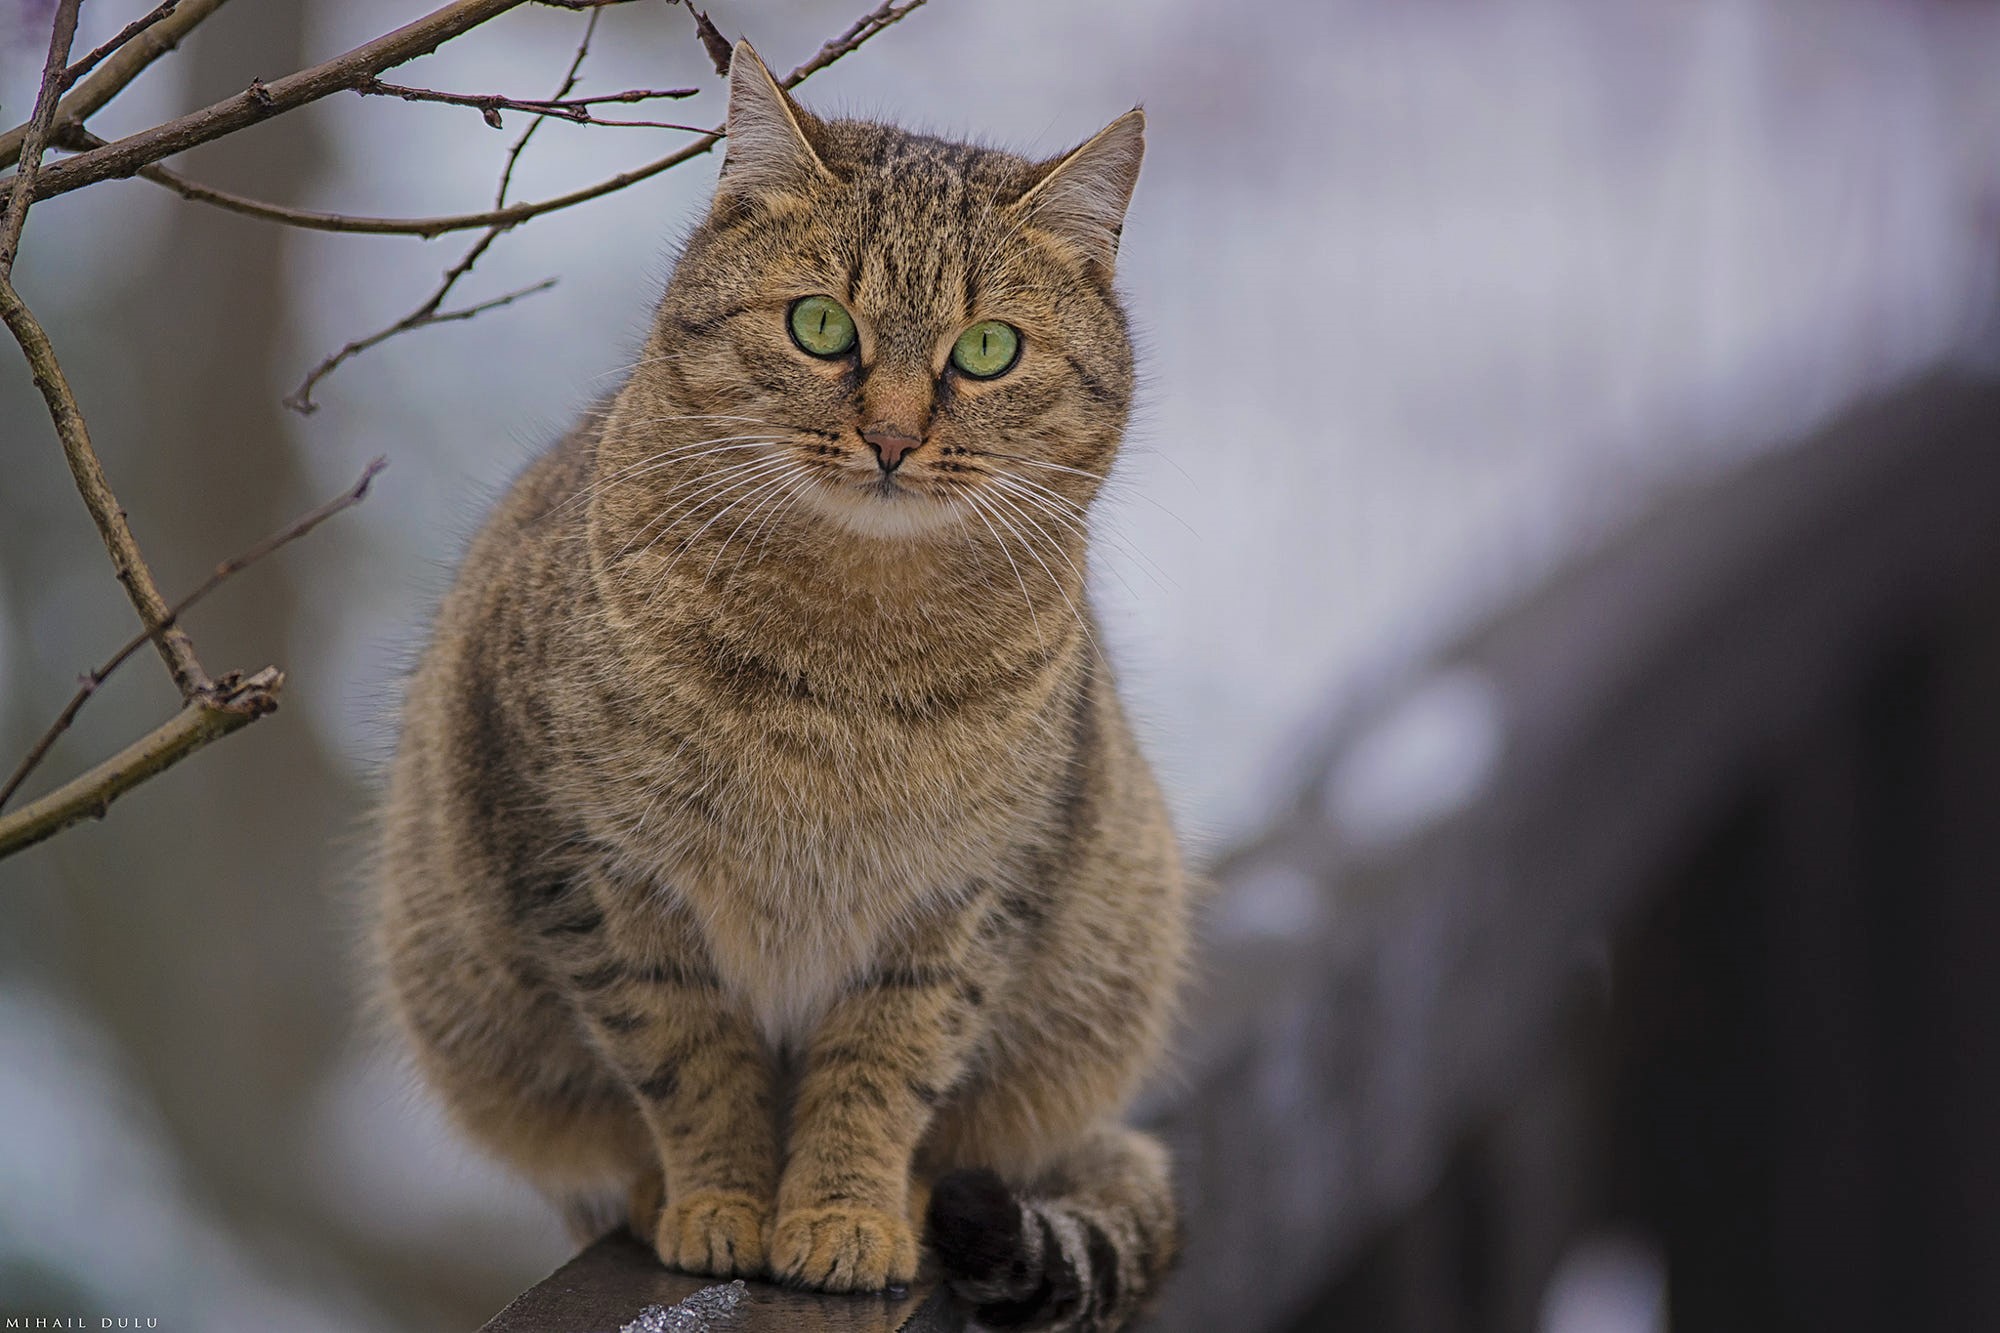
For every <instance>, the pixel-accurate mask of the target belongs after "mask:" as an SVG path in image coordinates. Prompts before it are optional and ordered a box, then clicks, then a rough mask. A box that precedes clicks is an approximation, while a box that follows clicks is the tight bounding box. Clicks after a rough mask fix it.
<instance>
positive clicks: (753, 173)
mask: <svg viewBox="0 0 2000 1333" xmlns="http://www.w3.org/2000/svg"><path fill="white" fill-rule="evenodd" d="M818 127H819V122H818V121H816V120H814V119H813V117H812V114H811V113H810V112H808V111H806V110H805V109H804V108H802V107H800V106H799V104H798V103H796V102H794V101H793V100H792V99H791V98H790V97H788V96H786V95H785V90H784V89H783V88H780V87H779V86H778V81H777V80H776V79H774V78H772V77H771V71H770V70H768V69H766V68H764V62H763V61H762V60H759V59H758V58H757V53H756V52H755V51H754V50H752V49H751V47H750V43H748V42H742V41H739V42H738V43H736V49H735V50H734V51H732V52H731V53H730V57H729V119H728V122H727V129H728V131H729V147H728V150H727V152H725V154H724V155H723V159H722V188H724V189H727V190H730V191H733V192H735V193H739V194H758V193H764V192H767V191H772V190H777V191H792V190H799V189H802V188H804V187H805V186H807V185H810V184H811V183H812V182H813V181H814V180H816V179H819V178H821V177H824V176H825V175H826V174H827V170H826V164H825V163H823V162H821V161H820V158H819V153H818V152H817V151H816V150H815V149H814V148H813V144H812V140H811V138H809V137H808V136H809V133H810V132H811V131H812V130H815V129H817V128H818Z"/></svg>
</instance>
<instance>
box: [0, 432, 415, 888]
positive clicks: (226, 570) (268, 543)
mask: <svg viewBox="0 0 2000 1333" xmlns="http://www.w3.org/2000/svg"><path fill="white" fill-rule="evenodd" d="M388 465H389V460H388V459H386V458H377V459H375V460H374V461H373V462H371V463H369V464H368V466H367V467H366V468H364V469H362V472H361V479H360V480H359V481H357V482H355V483H354V484H353V485H352V486H350V487H348V488H347V489H346V490H344V491H342V492H341V493H340V494H339V495H336V496H334V497H333V498H332V499H331V500H328V501H327V502H326V503H325V504H323V505H320V506H318V507H317V508H314V509H311V510H308V511H307V512H305V513H303V514H301V515H299V516H298V517H297V518H295V519H293V520H292V521H291V522H290V523H288V524H287V525H285V527H283V528H281V529H280V530H278V531H277V532H274V533H272V534H271V535H270V536H268V537H266V538H264V540H262V541H260V542H258V543H257V544H256V545H255V546H252V547H250V548H249V549H248V550H245V551H242V552H239V553H238V554H236V555H233V556H231V557H230V558H229V559H227V560H224V561H223V562H222V563H221V564H219V565H217V566H216V567H215V569H214V571H213V572H211V573H210V574H209V576H208V577H207V578H206V579H204V580H203V581H202V584H201V586H200V587H198V588H196V589H195V590H194V591H193V592H191V593H189V594H188V595H187V596H185V597H183V598H181V599H180V600H179V601H178V602H175V603H174V604H173V606H172V607H170V608H169V609H168V611H167V614H166V618H165V619H164V620H163V621H162V627H163V628H164V627H167V626H172V625H176V624H178V623H180V618H181V617H182V616H183V615H185V614H187V612H188V610H189V608H191V607H192V606H194V604H195V603H196V602H199V601H200V600H201V599H202V598H204V597H206V596H208V595H209V594H210V593H212V592H214V591H215V590H216V589H217V588H219V587H221V586H222V585H223V583H224V582H226V581H227V580H228V579H230V578H231V577H232V576H234V575H236V574H238V573H241V572H242V571H243V570H245V569H248V568H249V567H250V566H252V565H254V564H256V563H257V562H258V561H259V560H262V559H263V558H264V557H265V556H267V555H270V554H271V553H272V552H273V551H276V550H278V549H279V548H280V547H283V546H286V545H288V544H290V543H292V542H295V541H297V540H298V539H299V538H301V537H303V536H305V535H306V534H307V533H308V532H311V531H312V530H313V529H314V528H316V527H318V526H319V525H320V524H322V523H324V522H326V521H327V520H328V519H330V518H332V517H333V516H334V515H335V514H338V513H340V512H341V511H342V510H343V509H352V508H353V507H354V506H355V505H358V504H360V503H361V502H362V500H364V499H366V498H367V495H368V486H369V483H371V482H373V481H374V480H375V474H376V473H378V472H380V471H381V470H382V469H383V468H385V467H387V466H388ZM150 637H151V635H148V634H144V633H141V634H135V635H133V636H132V637H131V638H130V639H128V640H126V641H125V645H124V646H123V647H121V648H120V649H119V650H118V651H117V652H115V653H113V654H111V656H110V657H108V658H106V659H105V660H104V664H103V665H102V666H100V667H98V668H97V669H96V670H95V671H92V672H91V673H90V674H89V675H87V676H84V677H83V678H82V681H81V683H80V684H79V685H78V686H77V690H76V693H75V694H73V695H71V696H70V700H69V703H68V704H67V705H66V706H65V707H64V708H63V710H62V713H61V714H60V715H58V716H57V718H56V720H55V721H54V722H52V723H50V724H49V729H48V730H47V731H45V732H43V733H42V736H41V739H40V740H38V741H36V742H35V745H34V748H33V749H31V750H29V751H28V753H27V756H26V757H25V758H23V759H22V760H21V762H20V764H19V765H18V766H16V767H15V769H14V772H13V774H12V775H11V776H9V777H8V779H7V784H6V785H5V786H4V787H0V808H4V807H5V806H6V804H7V802H8V801H10V800H12V799H13V797H14V793H15V792H17V791H19V790H20V789H21V784H22V783H23V782H26V781H27V780H28V775H29V774H30V773H32V772H34V771H35V767H36V765H38V764H40V763H41V762H42V760H43V759H44V758H45V757H46V756H47V755H48V752H49V749H50V747H51V746H53V745H54V744H55V743H56V739H57V737H59V736H61V735H62V734H63V733H64V732H65V731H67V730H69V727H70V724H71V723H73V722H75V721H76V715H77V714H78V713H79V712H81V711H82V710H83V706H84V704H86V703H88V702H89V700H90V696H91V695H93V694H95V693H97V691H98V688H99V687H100V686H102V685H103V684H104V682H105V681H106V680H108V679H109V678H110V676H111V673H112V672H114V671H116V670H117V669H118V668H119V667H121V666H123V665H124V664H125V660H126V659H127V658H129V657H130V656H132V654H133V653H136V652H138V651H139V648H140V646H141V645H143V644H144V643H145V642H146V640H147V639H148V638H150ZM0 854H4V853H0Z"/></svg>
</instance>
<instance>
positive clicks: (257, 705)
mask: <svg viewBox="0 0 2000 1333" xmlns="http://www.w3.org/2000/svg"><path fill="white" fill-rule="evenodd" d="M284 683H285V676H284V673H283V672H281V671H279V670H278V669H277V668H275V667H265V668H264V669H263V670H262V671H259V672H258V673H257V674H256V675H254V676H250V677H248V678H247V679H245V678H239V677H238V676H236V675H235V674H234V673H233V672H232V673H231V674H230V675H228V676H225V677H223V678H222V679H220V680H217V681H215V682H214V683H213V685H212V686H211V688H210V689H209V691H208V692H207V693H206V694H205V695H203V696H202V697H201V698H199V699H196V700H194V701H192V702H190V703H188V704H187V705H186V706H184V707H183V708H182V709H181V711H180V712H178V713H176V714H175V715H174V716H173V717H172V718H170V719H169V720H168V721H167V722H166V723H165V724H163V725H162V726H160V727H159V728H157V729H156V730H154V731H151V732H149V733H147V734H146V735H145V736H142V737H140V738H139V739H138V740H136V741H134V742H133V743H132V744H130V745H128V746H126V747H125V748H124V749H123V750H121V751H119V752H118V753H117V754H116V755H114V756H112V757H111V758H110V759H107V760H105V761H104V762H103V763H101V764H99V765H98V766H97V767H96V768H93V769H91V770H90V771H89V772H87V773H85V774H84V775H83V776H82V777H79V778H75V779H73V780H72V781H69V782H66V783H64V784H63V785H62V786H60V787H58V788H56V789H55V790H54V791H52V792H50V793H49V794H48V795H47V796H44V797H42V798H41V799H40V800H38V801H31V802H29V803H28V804H27V805H24V806H22V807H21V808H20V809H19V810H16V811H15V812H14V813H13V814H11V815H0V857H7V856H12V855H13V854H14V853H15V852H18V851H21V850H22V849H24V848H27V847H32V846H34V845H35V844H36V843H38V842H41V841H42V840H43V839H45V838H51V837H54V836H55V835H56V834H58V833H60V832H62V831H63V830H64V829H66V828H68V827H69V826H70V825H72V824H75V823H78V822H79V821H81V820H85V819H101V818H103V817H104V813H105V811H106V810H108V809H109V808H110V806H111V803H112V802H113V801H115V800H117V799H118V798H119V797H120V796H123V795H124V794H125V793H126V792H128V791H130V790H132V788H134V787H136V786H138V785H139V784H140V783H142V782H144V781H145V780H146V779H147V778H150V777H154V776H156V775H157V774H159V773H162V772H165V771H166V770H167V769H169V768H171V767H173V766H174V765H175V764H177V763H179V762H180V761H181V760H183V759H185V758H187V757H188V756H189V755H191V754H193V753H194V752H195V751H196V750H199V749H201V748H202V747H203V746H205V745H208V744H209V743H211V742H213V741H218V740H221V739H222V738H223V737H224V736H227V735H229V733H231V732H233V731H238V730H240V729H242V728H244V727H247V726H249V725H250V724H251V723H252V722H255V721H256V720H257V719H258V718H260V717H263V716H265V715H266V714H269V713H272V712H275V711H277V707H278V692H279V690H280V689H282V688H283V686H284Z"/></svg>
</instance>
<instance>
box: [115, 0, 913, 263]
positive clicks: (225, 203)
mask: <svg viewBox="0 0 2000 1333" xmlns="http://www.w3.org/2000/svg"><path fill="white" fill-rule="evenodd" d="M924 3H925V0H908V2H907V3H904V4H901V5H896V4H884V5H880V6H878V7H877V8H875V9H873V10H871V11H869V12H868V13H867V14H865V15H863V16H862V17H861V18H859V19H857V20H856V21H855V22H854V23H853V24H851V25H850V26H849V27H848V29H847V31H846V32H844V33H842V34H841V35H840V36H839V37H836V38H834V39H833V40H832V41H830V42H828V43H826V45H824V46H822V47H821V48H820V49H819V51H818V53H816V54H815V55H814V56H813V58H812V59H810V60H808V61H807V62H806V63H805V64H803V65H800V66H799V67H798V68H797V69H795V70H793V71H792V72H791V73H790V74H788V75H786V76H785V77H784V78H783V79H782V80H780V82H781V83H782V84H783V85H784V87H785V88H786V90H787V91H789V90H791V89H793V88H796V87H798V86H799V85H800V84H801V83H804V82H805V81H806V80H807V79H808V78H810V77H811V76H812V75H814V74H816V73H818V72H819V71H820V70H823V69H825V68H826V67H827V66H828V65H831V64H832V63H833V62H834V61H836V60H839V59H840V58H841V57H843V56H846V55H848V54H850V53H852V52H854V51H857V50H859V49H860V48H861V46H862V44H863V43H865V42H867V41H868V39H869V38H871V37H873V36H874V35H875V34H876V33H878V32H881V31H882V30H883V29H884V28H887V27H889V26H890V25H891V24H894V23H897V22H900V21H901V20H902V19H903V18H904V17H905V16H906V15H907V14H909V13H910V11H912V10H914V9H916V8H918V7H919V6H920V5H922V4H924ZM100 142H101V141H100ZM721 142H722V127H721V126H720V125H718V126H716V127H715V128H713V129H712V130H710V131H709V132H708V133H707V134H706V135H704V136H703V137H701V138H700V139H697V140H695V141H694V142H693V143H691V144H687V145H686V146H684V147H681V148H677V149H675V150H674V151H673V152H671V153H668V154H667V155H666V156H665V157H661V158H656V159H655V160H653V161H651V162H648V163H646V164H645V165H643V166H638V167H634V168H632V169H631V170H630V171H622V172H619V173H618V174H617V175H615V176H610V177H607V178H605V179H604V180H601V181H598V182H596V183H594V184H591V185H586V186H584V187H583V188H581V189H577V190H571V191H570V192H569V193H567V194H559V195H556V196H554V197H552V198H549V199H538V200H535V201H533V202H530V203H521V204H510V205H508V206H506V207H504V208H491V209H486V210H484V211H482V212H478V213H445V214H439V215H437V216H435V217H408V218H391V217H367V216H362V215H357V214H351V213H327V212H321V211H318V210H314V209H307V208H291V207H288V206H286V205H283V204H273V203H268V202H266V201H264V200H262V199H253V198H251V197H249V196H247V195H242V194H234V193H231V192H230V191H228V190H218V189H216V188H215V187H213V186H210V185H203V184H201V183H200V182H198V181H191V180H189V179H188V178H187V177H185V176H182V175H180V174H179V173H178V172H174V171H170V170H168V169H167V168H165V167H160V166H149V167H145V168H143V169H141V170H140V172H139V173H138V174H139V176H140V177H141V178H142V179H144V180H148V181H151V182H153V183H154V184H155V185H159V186H162V187H163V188H165V189H169V190H172V191H173V192H174V193H175V194H178V195H179V196H180V197H181V198H183V199H186V200H189V201H191V202H194V203H199V204H208V205H210V206H212V207H215V208H222V209H227V210H228V211H229V212H232V213H241V214H243V215H244V216H246V217H254V218H261V219H263V220H264V221H266V222H277V223H282V224H283V225H285V226H288V227H300V228H304V229H305V230H307V231H332V232H348V233H359V234H363V235H374V236H421V237H423V238H424V239H425V240H431V239H434V238H436V237H439V236H444V235H447V234H449V233H451V232H454V231H472V230H474V229H476V228H479V227H518V226H520V225H521V224H522V223H523V222H527V221H529V220H530V219H533V218H538V217H540V216H542V215H543V214H544V213H555V212H559V211H561V210H562V209H565V208H574V207H576V206H577V205H578V204H587V203H589V202H590V201H591V200H593V199H601V198H603V197H604V196H605V195H607V194H616V193H617V192H618V191H620V190H622V189H625V188H626V187H627V186H630V185H637V184H638V183H639V182H641V181H643V180H649V179H651V178H652V177H654V176H657V175H659V174H660V173H661V172H663V171H669V170H672V169H673V168H674V167H677V166H679V165H681V163H683V162H687V161H691V160H692V159H694V158H697V157H700V156H701V155H702V154H704V153H706V152H708V151H710V150H711V149H713V148H714V147H715V146H716V145H717V144H719V143H721Z"/></svg>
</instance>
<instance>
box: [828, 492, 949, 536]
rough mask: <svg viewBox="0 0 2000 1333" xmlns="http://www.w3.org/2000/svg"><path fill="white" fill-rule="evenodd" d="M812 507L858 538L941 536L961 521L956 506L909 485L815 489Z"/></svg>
mask: <svg viewBox="0 0 2000 1333" xmlns="http://www.w3.org/2000/svg"><path fill="white" fill-rule="evenodd" d="M813 492H814V494H813V506H814V507H815V508H816V509H818V510H819V511H820V513H821V514H823V515H824V516H825V517H827V518H828V519H830V520H832V521H833V522H834V523H836V524H838V525H839V526H840V527H841V528H842V529H844V530H845V531H847V532H850V533H852V534H854V535H855V536H857V537H870V538H874V539H876V540H879V541H911V540H916V539H919V538H930V537H937V536H941V535H943V534H945V533H947V532H950V531H953V530H955V529H956V528H957V527H958V526H959V525H960V524H961V523H962V522H963V521H964V519H963V515H962V514H961V512H960V510H959V507H958V506H957V505H954V504H952V503H951V502H949V501H947V500H939V499H934V498H932V497H931V496H928V495H924V494H922V493H921V492H918V491H916V490H913V489H911V488H910V487H908V486H901V485H895V486H891V487H887V488H885V487H883V486H881V485H879V484H872V483H871V484H867V485H840V486H816V487H814V488H813Z"/></svg>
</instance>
